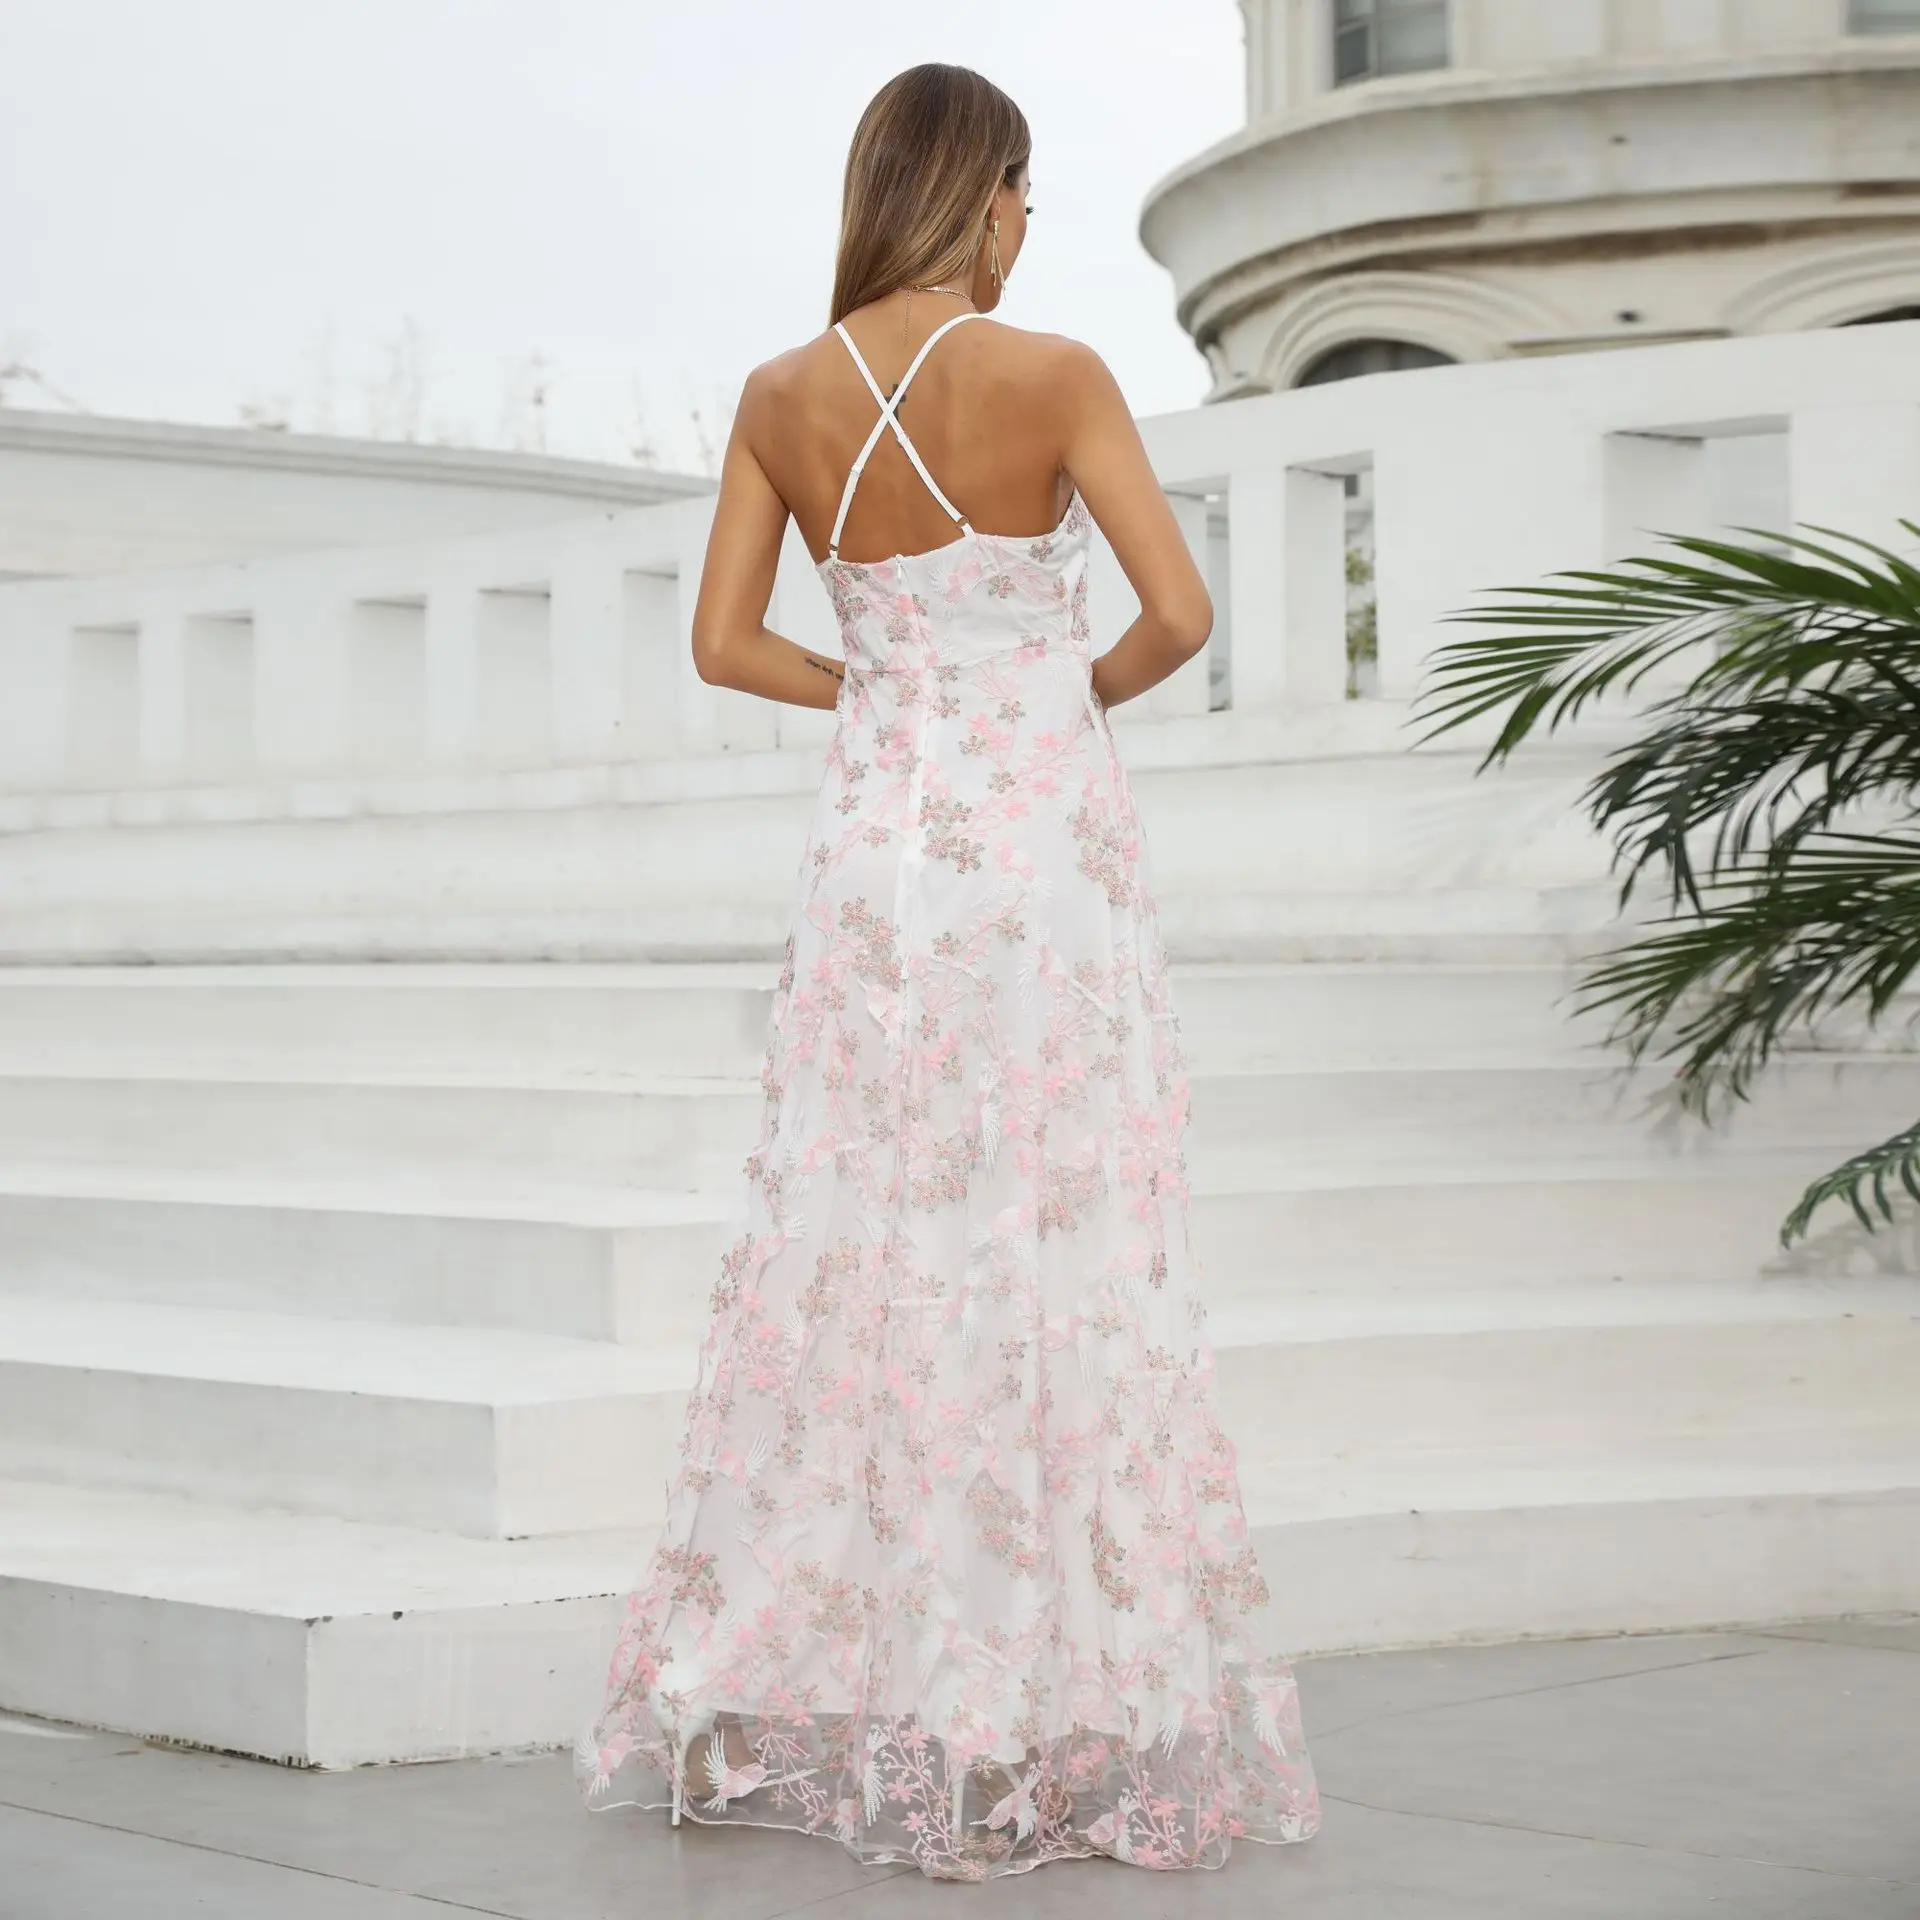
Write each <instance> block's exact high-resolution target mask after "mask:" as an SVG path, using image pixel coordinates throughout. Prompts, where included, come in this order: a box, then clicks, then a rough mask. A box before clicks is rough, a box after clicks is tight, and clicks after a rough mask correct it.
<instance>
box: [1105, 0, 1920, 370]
mask: <svg viewBox="0 0 1920 1920" xmlns="http://www.w3.org/2000/svg"><path fill="white" fill-rule="evenodd" d="M1241 8H1242V11H1243V13H1244V14H1245V16H1246V50H1247V125H1246V126H1245V128H1244V129H1242V130H1241V131H1240V132H1238V133H1236V134H1234V135H1233V136H1232V137H1231V138H1230V139H1227V140H1223V141H1222V142H1220V144H1219V145H1217V146H1215V147H1213V148H1211V149H1210V150H1209V151H1207V152H1205V153H1203V154H1201V155H1200V156H1199V157H1198V158H1196V159H1194V160H1192V161H1189V162H1188V163H1187V164H1186V165H1185V166H1183V167H1181V168H1180V169H1179V170H1178V171H1177V172H1175V173H1174V174H1172V175H1171V176H1170V177H1169V178H1167V179H1166V180H1164V181H1162V182H1161V184H1160V185H1159V186H1158V187H1156V188H1155V190H1154V191H1153V193H1152V195H1151V196H1150V197H1149V199H1148V202H1147V205H1146V208H1145V211H1144V213H1143V215H1142V220H1141V236H1142V239H1143V240H1144V241H1145V243H1146V246H1147V248H1148V250H1149V251H1150V252H1151V253H1152V254H1153V256H1154V257H1155V258H1156V259H1157V260H1159V261H1160V262H1161V263H1162V264H1163V265H1164V266H1166V268H1167V269H1168V270H1169V272H1170V273H1171V274H1172V275H1173V278H1174V282H1175V287H1176V290H1177V295H1178V301H1179V314H1180V319H1181V322H1182V324H1183V325H1184V326H1185V327H1186V328H1187V330H1188V331H1189V332H1190V333H1191V334H1192V336H1193V338H1194V341H1195V343H1196V344H1197V345H1198V346H1199V348H1200V350H1201V352H1202V353H1204V354H1205V356H1206V358H1207V361H1208V363H1209V365H1210V366H1211V368H1212V370H1213V388H1212V393H1211V396H1210V397H1212V398H1214V399H1228V398H1232V397H1234V396H1236V395H1239V394H1243V393H1263V392H1271V391H1277V390H1279V389H1283V388H1287V387H1293V386H1300V385H1304V384H1310V383H1313V382H1315V381H1319V380H1326V379H1338V378H1341V377H1344V376H1346V375H1348V374H1354V373H1371V372H1379V371H1384V370H1388V369H1391V368H1396V367H1408V366H1428V365H1434V364H1437V363H1439V362H1442V361H1448V360H1485V359H1494V358H1499V357H1502V356H1506V355H1514V354H1544V353H1562V352H1572V351H1583V350H1591V349H1594V348H1598V347H1610V346H1625V345H1632V344H1638V343H1645V342H1652V341H1663V340H1681V339H1699V338H1713V337H1717V336H1722V335H1729V334H1747V333H1768V332H1775V331H1779V330H1783V329H1790V328H1801V327H1825V326H1838V325H1846V324H1850V323H1853V322H1858V321H1865V320H1876V319H1884V318H1892V317H1920V0H1551V3H1550V4H1549V3H1548V0H1241Z"/></svg>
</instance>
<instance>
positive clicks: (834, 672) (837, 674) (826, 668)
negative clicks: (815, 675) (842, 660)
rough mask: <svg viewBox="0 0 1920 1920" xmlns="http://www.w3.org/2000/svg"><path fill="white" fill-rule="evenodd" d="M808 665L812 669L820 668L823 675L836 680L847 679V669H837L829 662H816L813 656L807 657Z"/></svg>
mask: <svg viewBox="0 0 1920 1920" xmlns="http://www.w3.org/2000/svg"><path fill="white" fill-rule="evenodd" d="M807 665H808V666H810V667H818V668H819V669H820V671H821V672H822V673H824V674H827V675H829V676H830V677H831V678H833V679H835V680H844V679H845V678H846V677H847V670H846V668H845V667H836V666H834V665H833V663H832V662H831V661H828V660H816V659H815V658H814V657H813V655H812V654H808V655H807Z"/></svg>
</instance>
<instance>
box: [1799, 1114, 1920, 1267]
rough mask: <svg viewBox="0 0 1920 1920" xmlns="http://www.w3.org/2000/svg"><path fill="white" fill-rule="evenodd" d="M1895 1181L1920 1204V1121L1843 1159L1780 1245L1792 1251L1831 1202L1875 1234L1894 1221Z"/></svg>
mask: <svg viewBox="0 0 1920 1920" xmlns="http://www.w3.org/2000/svg"><path fill="white" fill-rule="evenodd" d="M1895 1182H1897V1183H1898V1184H1899V1186H1900V1189H1901V1190H1902V1192H1904V1193H1905V1194H1906V1195H1907V1197H1908V1198H1909V1199H1910V1200H1920V1121H1916V1122H1915V1123H1914V1124H1913V1125H1912V1126H1910V1127H1908V1128H1906V1129H1905V1130H1904V1131H1903V1132H1900V1133H1896V1134H1894V1135H1893V1136H1892V1138H1891V1139H1887V1140H1882V1141H1881V1142H1880V1144H1879V1145H1878V1146H1877V1147H1869V1148H1868V1149H1867V1151H1866V1152H1865V1153H1856V1154H1855V1155H1854V1156H1853V1158H1852V1159H1851V1160H1843V1161H1842V1162H1841V1163H1840V1165H1839V1166H1837V1167H1835V1168H1834V1169H1833V1171H1832V1172H1831V1173H1823V1174H1822V1175H1821V1176H1820V1178H1819V1179H1818V1180H1816V1181H1814V1183H1813V1184H1812V1185H1811V1186H1810V1187H1808V1189H1807V1190H1806V1192H1805V1193H1803V1194H1802V1195H1801V1196H1800V1198H1799V1199H1798V1200H1797V1201H1796V1202H1795V1203H1794V1208H1793V1211H1792V1212H1791V1213H1790V1214H1788V1215H1787V1217H1786V1219H1785V1220H1783V1221H1782V1222H1781V1224H1780V1244H1781V1245H1782V1246H1783V1247H1790V1246H1791V1245H1792V1244H1793V1243H1794V1241H1795V1240H1797V1239H1799V1238H1800V1236H1801V1235H1802V1234H1804V1233H1805V1232H1806V1231H1807V1227H1808V1225H1809V1223H1810V1222H1811V1221H1812V1219H1813V1216H1814V1215H1815V1213H1817V1212H1818V1211H1819V1210H1820V1208H1821V1207H1823V1206H1824V1205H1825V1204H1826V1203H1827V1202H1828V1201H1829V1200H1844V1201H1845V1202H1846V1203H1847V1205H1848V1206H1850V1207H1851V1208H1852V1209H1853V1211H1854V1214H1855V1217H1856V1218H1857V1219H1858V1220H1859V1222H1860V1224H1861V1225H1862V1226H1863V1227H1865V1228H1866V1230H1867V1231H1868V1232H1869V1233H1871V1232H1873V1231H1874V1229H1875V1227H1876V1226H1877V1225H1878V1224H1879V1221H1887V1220H1891V1219H1892V1218H1893V1195H1892V1194H1891V1193H1890V1192H1889V1191H1888V1189H1889V1187H1890V1185H1892V1184H1893V1183H1895ZM1869 1200H1871V1202H1872V1207H1871V1209H1869V1207H1868V1204H1867V1203H1868V1201H1869ZM1875 1214H1878V1215H1879V1221H1876V1220H1875V1218H1874V1216H1875Z"/></svg>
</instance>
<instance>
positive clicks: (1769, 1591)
mask: <svg viewBox="0 0 1920 1920" xmlns="http://www.w3.org/2000/svg"><path fill="white" fill-rule="evenodd" d="M771 975H772V970H771V968H769V967H766V966H764V965H755V964H712V965H678V966H668V965H644V964H634V965H613V964H606V965H572V966H569V965H557V964H556V965H496V966H482V965H471V966H458V965H445V966H405V965H367V966H351V965H338V966H319V965H313V966H265V965H230V966H221V967H191V966H175V967H142V968H115V967H69V968H59V967H47V968H38V967H22V966H16V967H11V968H5V969H0V1705H4V1706H7V1707H11V1708H15V1709H21V1710H26V1711H30V1712H39V1713H45V1714H51V1715H57V1716H61V1717H66V1718H72V1719H79V1720H86V1721H94V1722H98V1723H101V1724H105V1725H110V1726H115V1727H121V1728H127V1729H130V1730H134V1731H139V1732H145V1733H156V1734H162V1735H166V1736H168V1737H171V1738H175V1739H181V1740H188V1741H195V1742H201V1743H205V1744H208V1745H212V1746H217V1747H224V1748H232V1749H236V1750H239V1751H242V1752H248V1753H256V1754H264V1755H269V1756H272V1757H277V1758H284V1759H288V1760H292V1761H297V1762H301V1763H306V1764H316V1765H345V1764H352V1763H355V1762H362V1761H370V1760H388V1759H413V1758H424V1757H430V1756H433V1755H442V1754H454V1753H470V1752H476V1751H485V1750H489V1749H495V1748H501V1747H510V1746H517V1745H524V1744H529V1743H536V1742H545V1741H556V1740H564V1739H566V1738H568V1737H569V1736H570V1734H571V1733H572V1732H573V1731H574V1730H575V1729H576V1728H577V1727H578V1726H579V1725H580V1724H581V1723H582V1721H583V1719H584V1717H585V1716H586V1715H587V1714H588V1713H589V1712H590V1711H591V1709H592V1705H593V1702H594V1700H595V1698H596V1694H597V1688H598V1684H599V1679H600V1674H601V1672H602V1669H603V1665H604V1659H605V1654H606V1651H607V1647H608V1643H609V1640H610V1637H611V1633H612V1630H613V1620H614V1610H615V1605H616V1599H615V1596H617V1594H618V1593H619V1592H620V1591H621V1590H622V1589H623V1587H624V1586H625V1585H626V1584H627V1583H628V1582H629V1580H630V1578H631V1577H632V1576H633V1575H634V1574H636V1573H637V1572H638V1570H639V1567H640V1565H641V1562H642V1557H643V1555H644V1552H645V1549H646V1544H647V1540H648V1535H649V1529H650V1527H651V1525H652V1524H653V1522H654V1519H655V1515H656V1510H657V1506H658V1501H659V1498H660V1491H661V1481H662V1475H663V1471H664V1467H665V1463H666V1458H667V1453H668V1449H669V1447H670V1445H671V1442H672V1438H673V1433H674V1430H675V1426H676V1424H677V1421H678V1418H679V1414H680V1409H681V1402H682V1398H683V1395H684V1391H685V1387H686V1384H687V1381H688V1379H689V1378H690V1373H691V1366H692V1354H693V1348H694V1344H695V1342H696V1340H697V1338H698V1334H699V1330H700V1326H701V1323H702V1318H703V1314H704V1306H705V1300H706V1295H707V1291H708V1288H709V1286H710V1284H711V1276H712V1268H713V1264H714V1260H715V1256H716V1254H717V1251H718V1248H719V1245H720V1244H721V1240H722V1236H723V1234H724V1230H725V1222H726V1216H727V1211H728V1208H729V1206H730V1204H731V1198H732V1195H731V1187H732V1182H733V1177H734V1175H735V1173H736V1172H737V1169H738V1165H739V1162H740V1160H741V1158H742V1157H743V1156H744V1154H745V1151H746V1149H747V1147H748V1145H749V1144H750V1136H751V1131H752V1126H753V1122H754V1118H755V1091H754V1085H753V1080H754V1076H755V1074H756V1072H757V1069H758V1065H759V1057H760V1050H761V1044H762V1039H763V1035H764V1027H765V1022H766V1017H767V1009H768V1004H769V993H770V985H771ZM1564 984H1565V978H1564V974H1563V973H1562V971H1561V970H1560V968H1559V967H1558V966H1555V965H1546V964H1506V965H1499V964H1488V963H1486V962H1485V961H1484V960H1481V959H1479V958H1477V957H1476V958H1474V959H1472V960H1470V961H1467V962H1464V963H1457V964H1452V963H1447V962H1445V961H1444V960H1435V959H1433V958H1431V957H1428V958H1424V959H1422V960H1420V961H1418V962H1413V963H1407V962H1391V961H1376V962H1372V963H1368V964H1328V963H1320V964H1301V963H1297V962H1285V963H1268V964H1255V963H1245V964H1214V965H1193V966H1188V967H1186V968H1185V969H1184V970H1183V971H1182V973H1181V976H1180V993H1181V1005H1182V1009H1183V1015H1184V1020H1185V1025H1186V1030H1187V1034H1188V1038H1189V1043H1190V1048H1191V1051H1192V1055H1193V1060H1194V1065H1195V1069H1196V1081H1195V1116H1196V1117H1195V1129H1194V1141H1193V1149H1194V1171H1195V1181H1196V1187H1197V1199H1196V1216H1195V1217H1196V1227H1197V1231H1198V1234H1199V1236H1200V1240H1201V1248H1202V1253H1203V1256H1204V1258H1205V1261H1206V1266H1207V1273H1208V1292H1209V1300H1210V1305H1211V1317H1212V1330H1213V1336H1214V1340H1215V1344H1216V1346H1217V1348H1218V1351H1219V1359H1220V1375H1221V1390H1222V1395H1223V1400H1224V1404H1225V1408H1226V1414H1227V1418H1228V1420H1229V1422H1230V1424H1231V1428H1232V1430H1233V1432H1234V1434H1235V1436H1236V1438H1237V1441H1238V1444H1239V1447H1240V1450H1241V1455H1242V1461H1243V1470H1244V1475H1245V1487H1246V1493H1247V1498H1248V1505H1249V1512H1250V1518H1251V1519H1252V1521H1253V1523H1254V1526H1255V1529H1256V1533H1257V1538H1258V1542H1259V1546H1260V1549H1261V1553H1262V1556H1263V1560H1264V1563H1265V1565H1266V1567H1267V1569H1268V1572H1269V1575H1270V1578H1271V1580H1272V1584H1273V1587H1274V1590H1275V1593H1276V1602H1277V1604H1276V1610H1275V1618H1274V1622H1273V1628H1274V1633H1275V1637H1276V1639H1277V1640H1278V1641H1279V1643H1280V1644H1283V1645H1285V1646H1287V1647H1290V1648H1292V1649H1294V1650H1297V1651H1308V1650H1321V1649H1330V1648H1340V1647H1354V1646H1370V1645H1380V1644H1386V1643H1394V1642H1407V1641H1439V1640H1448V1639H1457V1638H1463V1637H1481V1636H1489V1635H1505V1634H1517V1633H1547V1632H1579V1631H1597V1630H1604V1629H1609V1628H1617V1627H1632V1626H1642V1627H1652V1626H1662V1625H1683V1624H1696V1623H1705V1622H1723V1621H1731V1620H1748V1621H1750V1620H1761V1619H1774V1618H1782V1617H1790V1616H1794V1615H1805V1614H1811V1613H1817V1612H1833V1611H1846V1610H1852V1609H1863V1610H1864V1609H1869V1608H1882V1607H1892V1606H1898V1605H1912V1604H1913V1603H1914V1601H1915V1598H1916V1596H1920V1401H1916V1398H1915V1396H1914V1393H1913V1386H1914V1382H1915V1381H1916V1379H1920V1281H1916V1280H1915V1279H1914V1278H1912V1277H1910V1275H1909V1273H1908V1271H1906V1265H1907V1262H1906V1261H1905V1258H1904V1255H1905V1252H1906V1249H1905V1248H1904V1246H1903V1244H1902V1243H1900V1242H1899V1241H1897V1240H1886V1241H1880V1242H1864V1241H1862V1239H1861V1238H1860V1236H1859V1235H1857V1234H1855V1233H1850V1232H1848V1231H1845V1230H1842V1229H1837V1228H1836V1229H1833V1230H1830V1231H1828V1232H1827V1233H1826V1234H1824V1235H1823V1236H1822V1238H1821V1240H1820V1241H1819V1242H1818V1244H1816V1246H1815V1247H1814V1248H1813V1249H1812V1250H1810V1252H1809V1253H1807V1254H1806V1255H1803V1256H1802V1257H1800V1258H1799V1259H1798V1260H1797V1261H1796V1262H1795V1263H1793V1264H1792V1265H1790V1266H1789V1265H1784V1264H1782V1263H1780V1262H1779V1261H1778V1260H1777V1259H1776V1258H1775V1256H1774V1255H1773V1253H1772V1250H1771V1241H1772V1233H1773V1229H1774V1226H1775V1223H1776V1222H1777V1220H1778V1218H1779V1216H1780V1214H1781V1212H1782V1211H1783V1210H1784V1207H1785V1206H1786V1204H1787V1203H1788V1202H1789V1201H1790V1200H1791V1198H1792V1196H1793V1195H1794V1193H1795V1192H1797V1190H1798V1186H1799V1184H1800V1182H1801V1180H1802V1179H1803V1178H1804V1177H1805V1176H1806V1175H1807V1174H1808V1173H1810V1172H1812V1171H1815V1170H1817V1169H1818V1168H1819V1167H1820V1166H1821V1165H1823V1164H1825V1162H1826V1160H1827V1159H1828V1158H1830V1157H1832V1156H1833V1155H1834V1154H1835V1153H1837V1152H1838V1151H1839V1150H1841V1149H1843V1148H1844V1147H1846V1146H1847V1145H1850V1144H1853V1143H1856V1142H1858V1141H1859V1140H1861V1139H1863V1138H1865V1137H1868V1136H1870V1134H1871V1132H1872V1130H1873V1129H1874V1128H1875V1127H1876V1126H1879V1125H1880V1124H1881V1123H1882V1122H1885V1123H1887V1124H1892V1123H1893V1122H1895V1121H1897V1120H1902V1119H1906V1118H1908V1117H1910V1116H1911V1114H1912V1113H1913V1112H1914V1111H1916V1110H1920V1060H1916V1059H1908V1058H1906V1057H1903V1056H1897V1055H1896V1056H1884V1055H1883V1056H1872V1057H1848V1058H1840V1057H1834V1056H1825V1055H1807V1056H1802V1057H1799V1058H1797V1059H1795V1060H1793V1061H1791V1062H1789V1063H1787V1064H1786V1065H1785V1067H1784V1068H1783V1070H1782V1072H1781V1073H1780V1074H1778V1075H1777V1076H1776V1077H1775V1082H1774V1084H1773V1085H1771V1086H1770V1087H1769V1088H1768V1089H1767V1091H1766V1092H1765V1093H1764V1094H1763V1096H1762V1098H1761V1099H1760V1100H1758V1101H1757V1102H1756V1103H1755V1104H1754V1106H1753V1107H1752V1108H1750V1109H1746V1110H1743V1111H1742V1112H1741V1113H1740V1114H1739V1115H1738V1116H1737V1117H1736V1121H1735V1124H1733V1125H1732V1126H1731V1127H1730V1128H1728V1129H1726V1130H1725V1131H1723V1132H1716V1133H1712V1134H1705V1135H1703V1134H1700V1133H1699V1132H1698V1131H1696V1130H1694V1129H1693V1128H1692V1127H1691V1126H1690V1125H1686V1126H1680V1125H1676V1124H1675V1123H1674V1122H1673V1120H1672V1118H1671V1117H1670V1116H1666V1115H1663V1114H1662V1113H1661V1111H1660V1110H1659V1109H1658V1107H1657V1104H1656V1105H1655V1106H1653V1107H1652V1108H1649V1106H1648V1086H1649V1085H1651V1084H1653V1083H1651V1082H1643V1083H1641V1084H1639V1085H1635V1086H1627V1085H1624V1084H1623V1083H1622V1082H1621V1080H1620V1077H1619V1075H1618V1074H1617V1072H1616V1071H1615V1070H1614V1069H1612V1068H1611V1067H1610V1065H1609V1064H1608V1063H1607V1062H1606V1061H1605V1059H1604V1058H1603V1057H1601V1056H1598V1055H1597V1054H1596V1053H1594V1052H1593V1051H1592V1050H1591V1049H1590V1048H1589V1047H1588V1045H1587V1044H1586V1043H1587V1042H1588V1041H1589V1040H1590V1039H1591V1037H1592V1036H1591V1035H1590V1034H1587V1033H1584V1032H1583V1031H1582V1030H1580V1029H1579V1028H1577V1027H1576V1026H1574V1025H1573V1024H1571V1023H1570V1022H1569V1021H1568V1020H1567V1018H1566V1015H1565V1013H1564V1010H1563V1009H1562V1008H1561V1007H1560V1006H1559V1005H1557V1004H1556V1002H1557V999H1558V996H1559V995H1560V993H1561V991H1562V989H1563V987H1564Z"/></svg>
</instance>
